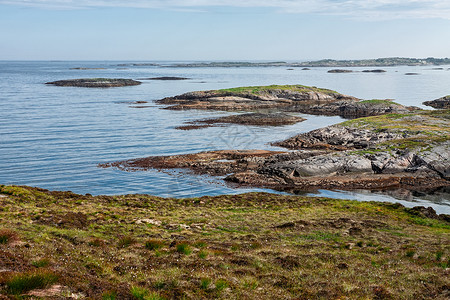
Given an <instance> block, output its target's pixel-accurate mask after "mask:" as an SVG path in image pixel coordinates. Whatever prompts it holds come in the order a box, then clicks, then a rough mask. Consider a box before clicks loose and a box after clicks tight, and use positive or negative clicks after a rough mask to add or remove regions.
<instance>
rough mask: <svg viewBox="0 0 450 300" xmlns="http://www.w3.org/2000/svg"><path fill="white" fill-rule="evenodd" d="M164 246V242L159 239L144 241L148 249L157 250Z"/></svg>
mask: <svg viewBox="0 0 450 300" xmlns="http://www.w3.org/2000/svg"><path fill="white" fill-rule="evenodd" d="M162 247H164V242H163V241H161V240H148V241H147V242H145V248H146V249H148V250H158V249H160V248H162Z"/></svg>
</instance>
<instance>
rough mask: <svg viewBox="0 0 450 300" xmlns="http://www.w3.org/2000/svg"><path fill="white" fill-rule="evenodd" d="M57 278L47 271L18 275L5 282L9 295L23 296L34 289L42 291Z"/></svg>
mask: <svg viewBox="0 0 450 300" xmlns="http://www.w3.org/2000/svg"><path fill="white" fill-rule="evenodd" d="M57 280H58V276H57V275H55V274H54V273H53V272H50V271H48V270H42V271H35V272H27V273H19V274H16V275H14V276H12V277H11V278H10V279H9V280H7V281H6V286H7V288H8V291H9V292H10V293H11V294H23V293H25V292H27V291H31V290H34V289H43V288H46V287H48V286H49V285H51V284H53V283H55V282H56V281H57Z"/></svg>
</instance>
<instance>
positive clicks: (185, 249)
mask: <svg viewBox="0 0 450 300" xmlns="http://www.w3.org/2000/svg"><path fill="white" fill-rule="evenodd" d="M177 252H178V253H183V254H185V255H189V254H191V253H192V249H191V246H189V244H188V243H179V244H178V245H177Z"/></svg>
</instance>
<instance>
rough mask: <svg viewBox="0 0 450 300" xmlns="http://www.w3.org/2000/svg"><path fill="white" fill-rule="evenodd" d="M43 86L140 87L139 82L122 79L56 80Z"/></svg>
mask: <svg viewBox="0 0 450 300" xmlns="http://www.w3.org/2000/svg"><path fill="white" fill-rule="evenodd" d="M45 84H52V85H56V86H72V87H89V88H109V87H122V86H133V85H140V84H141V82H140V81H136V80H132V79H123V78H83V79H68V80H58V81H52V82H46V83H45Z"/></svg>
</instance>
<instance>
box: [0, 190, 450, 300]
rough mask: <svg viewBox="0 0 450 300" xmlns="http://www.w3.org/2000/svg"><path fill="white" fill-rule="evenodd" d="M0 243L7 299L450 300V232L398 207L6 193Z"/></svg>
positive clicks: (253, 197) (264, 197)
mask: <svg viewBox="0 0 450 300" xmlns="http://www.w3.org/2000/svg"><path fill="white" fill-rule="evenodd" d="M0 233H2V234H3V235H4V236H5V237H3V238H2V237H0V238H2V242H1V243H0V299H2V297H3V298H5V299H8V298H11V299H16V298H17V299H18V298H27V297H28V298H29V297H34V296H26V295H27V294H28V295H33V291H36V290H35V289H36V288H38V289H41V294H39V295H40V297H44V298H45V297H53V298H54V299H60V298H70V297H72V298H83V297H85V298H92V299H183V298H185V299H202V298H203V299H207V298H221V299H416V298H417V299H448V297H449V296H450V295H449V293H450V292H449V284H450V282H449V279H448V278H449V276H448V273H449V252H450V243H449V242H450V238H449V236H450V235H449V234H450V224H449V223H448V221H444V220H440V219H436V218H427V217H425V216H424V215H423V214H422V213H420V212H418V211H415V210H409V209H405V208H404V207H402V206H401V205H395V204H387V203H375V202H356V201H345V200H334V199H324V198H310V197H298V196H283V195H273V194H265V193H250V194H244V195H237V196H236V195H225V196H217V197H201V198H192V199H164V198H158V197H152V196H148V195H127V196H112V197H109V196H97V197H92V196H90V195H86V196H82V195H77V194H73V193H71V192H48V191H45V190H41V189H35V188H28V187H15V186H0ZM55 284H56V285H55ZM52 285H53V288H51V287H52ZM42 293H43V294H42Z"/></svg>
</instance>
